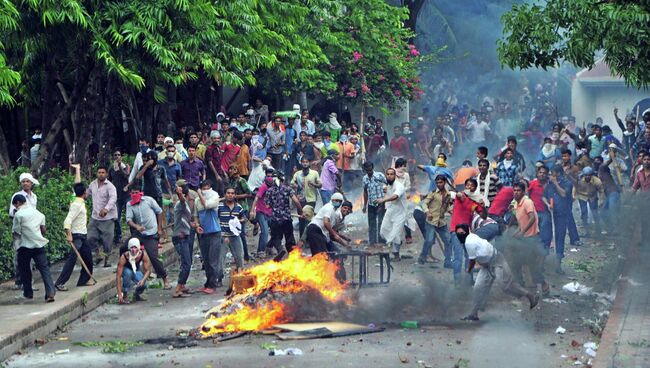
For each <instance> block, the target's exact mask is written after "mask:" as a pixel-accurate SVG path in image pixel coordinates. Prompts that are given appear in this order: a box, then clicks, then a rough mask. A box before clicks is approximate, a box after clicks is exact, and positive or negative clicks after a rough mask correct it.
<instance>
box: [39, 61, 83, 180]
mask: <svg viewBox="0 0 650 368" xmlns="http://www.w3.org/2000/svg"><path fill="white" fill-rule="evenodd" d="M82 65H85V68H82V69H81V70H80V71H79V73H78V74H77V78H76V81H75V84H74V89H73V91H72V95H71V96H70V99H69V100H68V102H66V103H65V105H64V106H63V109H61V111H59V113H58V114H57V116H56V119H55V120H54V121H53V122H52V125H50V130H49V131H48V133H47V135H46V136H45V138H43V140H42V142H41V147H40V149H39V151H38V157H37V158H36V160H35V161H34V162H32V167H31V170H32V172H34V173H36V175H37V176H38V175H41V174H42V173H43V172H44V170H45V165H44V163H45V161H46V160H47V159H48V158H49V157H50V154H51V150H52V148H53V147H54V144H55V143H56V142H57V141H58V140H59V139H60V135H61V132H62V130H63V127H64V125H65V122H66V121H67V120H68V119H70V114H72V111H73V110H74V109H75V108H76V106H77V102H79V100H80V99H81V96H82V95H83V93H84V92H85V90H86V86H87V85H88V80H89V78H90V72H91V71H92V70H93V69H94V67H95V66H94V64H93V62H92V61H90V60H89V59H87V60H86V63H85V64H82Z"/></svg>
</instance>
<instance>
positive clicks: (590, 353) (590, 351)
mask: <svg viewBox="0 0 650 368" xmlns="http://www.w3.org/2000/svg"><path fill="white" fill-rule="evenodd" d="M585 354H587V355H589V356H590V357H592V358H595V357H596V351H595V350H593V349H591V348H587V349H586V350H585Z"/></svg>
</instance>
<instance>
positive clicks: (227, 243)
mask: <svg viewBox="0 0 650 368" xmlns="http://www.w3.org/2000/svg"><path fill="white" fill-rule="evenodd" d="M226 247H227V248H226ZM228 249H230V254H232V257H233V258H234V259H235V264H236V265H237V269H240V270H241V269H242V268H244V248H243V246H242V243H241V238H240V237H238V236H222V237H221V247H220V251H219V269H217V278H218V279H222V278H223V265H224V262H225V260H226V253H228Z"/></svg>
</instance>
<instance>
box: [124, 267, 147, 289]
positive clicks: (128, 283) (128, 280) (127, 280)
mask: <svg viewBox="0 0 650 368" xmlns="http://www.w3.org/2000/svg"><path fill="white" fill-rule="evenodd" d="M143 278H144V275H143V274H142V271H140V270H137V271H135V272H133V269H132V268H131V265H130V264H127V265H125V266H124V270H123V271H122V292H123V293H128V292H129V290H131V287H132V286H134V285H137V284H138V283H139V282H140V281H141V280H142V279H143ZM146 288H147V282H146V281H145V283H144V285H143V286H142V287H140V288H136V289H135V294H136V295H140V294H142V292H143V291H144V289H146Z"/></svg>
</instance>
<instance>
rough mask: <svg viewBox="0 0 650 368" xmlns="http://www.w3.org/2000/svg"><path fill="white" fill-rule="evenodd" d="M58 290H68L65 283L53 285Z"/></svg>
mask: <svg viewBox="0 0 650 368" xmlns="http://www.w3.org/2000/svg"><path fill="white" fill-rule="evenodd" d="M54 287H55V288H56V289H57V290H58V291H68V288H67V287H65V285H54Z"/></svg>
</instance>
